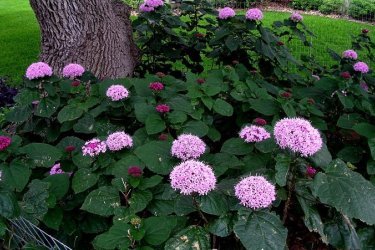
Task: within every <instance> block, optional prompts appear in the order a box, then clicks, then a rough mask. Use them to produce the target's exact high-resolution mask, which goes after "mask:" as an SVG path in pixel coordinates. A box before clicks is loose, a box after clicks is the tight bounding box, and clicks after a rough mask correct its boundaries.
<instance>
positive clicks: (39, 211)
mask: <svg viewBox="0 0 375 250" xmlns="http://www.w3.org/2000/svg"><path fill="white" fill-rule="evenodd" d="M49 186H50V184H49V183H47V182H43V181H40V180H33V181H32V182H31V183H30V184H29V186H28V187H29V190H28V191H27V192H26V193H25V194H24V196H23V200H22V202H21V206H22V209H23V211H24V213H26V214H27V217H28V218H29V219H32V220H35V219H39V220H41V219H42V218H43V216H44V215H45V214H46V213H47V212H48V204H47V199H48V198H49V193H48V189H49Z"/></svg>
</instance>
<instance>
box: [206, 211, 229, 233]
mask: <svg viewBox="0 0 375 250" xmlns="http://www.w3.org/2000/svg"><path fill="white" fill-rule="evenodd" d="M232 227H233V222H232V218H231V216H230V215H228V214H225V215H222V216H220V217H219V218H217V219H216V220H214V221H213V222H212V223H210V224H209V227H208V230H209V231H210V233H212V234H214V235H217V236H219V237H227V236H229V235H230V234H231V233H232V230H233V229H232Z"/></svg>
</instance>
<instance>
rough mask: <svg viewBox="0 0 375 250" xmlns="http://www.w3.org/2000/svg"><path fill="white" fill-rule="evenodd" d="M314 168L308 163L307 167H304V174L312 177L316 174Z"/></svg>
mask: <svg viewBox="0 0 375 250" xmlns="http://www.w3.org/2000/svg"><path fill="white" fill-rule="evenodd" d="M316 172H317V171H316V169H315V168H313V167H312V166H310V165H308V166H307V168H306V175H307V176H308V177H310V178H314V176H315V175H316Z"/></svg>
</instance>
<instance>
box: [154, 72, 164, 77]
mask: <svg viewBox="0 0 375 250" xmlns="http://www.w3.org/2000/svg"><path fill="white" fill-rule="evenodd" d="M155 75H156V76H157V77H159V78H163V77H165V74H164V73H163V72H157V73H156V74H155Z"/></svg>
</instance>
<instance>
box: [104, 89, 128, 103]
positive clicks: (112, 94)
mask: <svg viewBox="0 0 375 250" xmlns="http://www.w3.org/2000/svg"><path fill="white" fill-rule="evenodd" d="M106 95H107V97H108V98H110V99H111V100H112V101H114V102H116V101H120V100H122V99H125V98H127V97H128V96H129V91H128V90H127V89H126V88H125V87H124V86H122V85H112V86H110V87H109V88H108V89H107V93H106Z"/></svg>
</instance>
